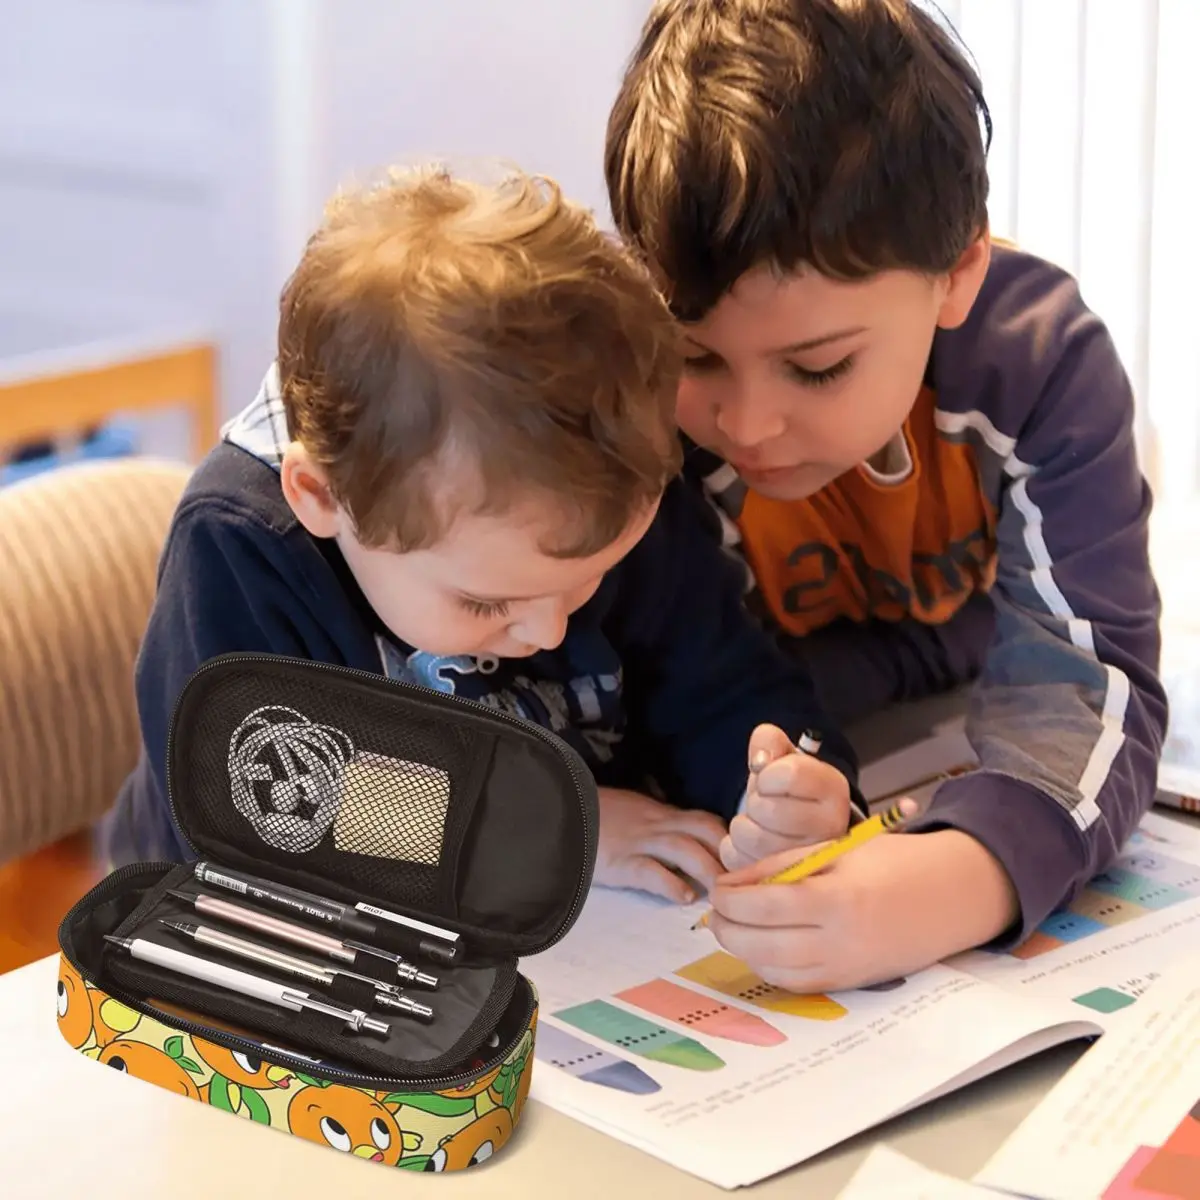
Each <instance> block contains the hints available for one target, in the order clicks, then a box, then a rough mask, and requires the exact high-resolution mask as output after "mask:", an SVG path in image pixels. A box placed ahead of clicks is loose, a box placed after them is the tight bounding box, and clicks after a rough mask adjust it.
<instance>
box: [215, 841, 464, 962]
mask: <svg viewBox="0 0 1200 1200" xmlns="http://www.w3.org/2000/svg"><path fill="white" fill-rule="evenodd" d="M195 875H196V879H197V880H198V881H199V882H200V883H207V884H210V885H211V886H212V887H219V888H224V889H225V890H226V891H230V892H236V893H237V894H238V895H240V896H248V897H249V898H250V899H251V900H258V901H259V902H260V903H262V904H267V905H270V906H271V907H273V908H282V909H285V910H286V911H288V912H292V913H297V914H299V915H301V916H308V917H312V918H313V919H314V920H317V921H320V922H321V923H322V924H324V925H327V926H329V927H330V928H332V929H337V930H339V931H340V932H342V933H348V934H350V935H352V936H353V937H354V938H356V939H358V940H360V941H361V940H364V939H367V940H370V939H373V938H375V937H376V936H377V931H378V929H379V926H378V924H377V923H376V922H375V921H371V920H368V919H367V918H368V917H376V918H378V919H379V920H383V921H387V922H388V924H389V926H390V927H391V929H392V930H393V933H394V934H399V935H400V936H401V938H402V940H404V941H405V942H406V943H407V944H408V945H410V946H412V947H414V948H415V949H416V950H417V951H418V952H419V953H421V954H423V955H424V956H425V957H426V958H431V959H435V960H436V961H438V962H444V963H452V962H454V961H455V960H456V959H457V958H458V954H459V950H460V948H461V939H460V937H459V935H458V934H457V933H455V932H453V931H452V930H449V929H443V928H441V927H440V926H438V925H431V924H430V923H429V922H428V921H421V920H418V919H417V918H415V917H406V916H404V915H402V914H401V913H395V912H392V911H390V910H389V909H386V908H379V907H378V906H377V905H374V904H368V903H366V902H365V901H359V902H358V903H357V904H354V905H350V904H346V903H343V902H342V901H340V900H330V899H329V898H328V897H326V896H318V895H315V894H314V893H312V892H304V891H301V890H300V889H299V888H294V887H289V886H288V885H286V884H281V883H272V882H270V881H269V880H266V879H258V878H256V877H255V876H253V875H247V874H245V873H244V872H242V871H234V870H230V869H229V868H228V867H216V866H213V865H212V864H211V863H207V862H198V863H197V864H196V866H195Z"/></svg>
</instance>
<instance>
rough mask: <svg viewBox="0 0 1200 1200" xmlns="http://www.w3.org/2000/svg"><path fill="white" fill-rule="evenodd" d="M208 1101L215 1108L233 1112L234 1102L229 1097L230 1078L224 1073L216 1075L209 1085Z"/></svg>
mask: <svg viewBox="0 0 1200 1200" xmlns="http://www.w3.org/2000/svg"><path fill="white" fill-rule="evenodd" d="M208 1102H209V1104H211V1105H212V1106H213V1108H219V1109H221V1110H222V1111H224V1112H230V1113H231V1112H233V1102H232V1101H231V1100H230V1098H229V1080H228V1079H226V1078H225V1076H224V1075H214V1076H213V1077H212V1082H211V1083H209V1085H208Z"/></svg>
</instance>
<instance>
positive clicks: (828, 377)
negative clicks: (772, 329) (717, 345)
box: [683, 354, 854, 387]
mask: <svg viewBox="0 0 1200 1200" xmlns="http://www.w3.org/2000/svg"><path fill="white" fill-rule="evenodd" d="M683 364H684V370H685V371H688V372H690V373H691V374H694V375H706V374H712V373H713V372H716V371H719V370H721V369H722V368H723V367H724V366H725V362H724V360H723V359H722V358H721V357H720V355H717V354H695V355H690V356H688V357H686V358H685V359H684V360H683ZM852 366H854V355H853V354H847V355H846V357H845V358H840V359H838V361H837V362H835V363H832V364H831V365H830V366H828V367H822V368H821V369H820V370H819V371H814V370H812V369H811V368H810V367H802V366H801V365H800V364H799V363H797V362H788V363H787V364H786V367H787V371H788V374H789V375H791V376H792V378H793V379H795V380H796V381H797V382H798V383H802V384H804V386H805V387H822V386H824V385H825V384H827V383H832V382H833V381H834V380H835V379H837V378H839V377H840V376H842V375H844V374H845V373H846V372H847V371H849V370H850V368H851V367H852Z"/></svg>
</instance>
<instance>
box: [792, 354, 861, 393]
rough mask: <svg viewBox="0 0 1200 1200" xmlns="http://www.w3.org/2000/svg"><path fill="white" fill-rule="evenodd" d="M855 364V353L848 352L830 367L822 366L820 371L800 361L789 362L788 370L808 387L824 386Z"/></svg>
mask: <svg viewBox="0 0 1200 1200" xmlns="http://www.w3.org/2000/svg"><path fill="white" fill-rule="evenodd" d="M852 366H854V355H853V354H847V355H846V357H845V358H840V359H838V361H837V362H835V363H832V364H831V365H830V366H828V367H822V369H821V370H819V371H812V370H810V369H809V368H808V367H802V366H801V365H800V364H799V363H794V362H789V363H788V365H787V367H788V371H789V372H791V374H792V375H793V376H794V377H795V378H796V379H797V380H799V382H800V383H802V384H804V385H805V386H806V387H823V386H824V385H825V384H827V383H832V382H833V381H834V380H835V379H838V378H840V377H841V376H842V375H845V373H846V372H847V371H848V370H850V368H851V367H852Z"/></svg>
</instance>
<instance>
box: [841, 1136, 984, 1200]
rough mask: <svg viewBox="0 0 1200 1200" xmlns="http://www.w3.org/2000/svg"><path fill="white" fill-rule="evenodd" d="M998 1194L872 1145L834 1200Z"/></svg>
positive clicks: (964, 1198)
mask: <svg viewBox="0 0 1200 1200" xmlns="http://www.w3.org/2000/svg"><path fill="white" fill-rule="evenodd" d="M997 1194H998V1193H996V1192H993V1191H992V1190H991V1189H990V1188H983V1187H979V1186H978V1185H977V1184H974V1183H964V1182H963V1181H962V1180H961V1179H954V1178H952V1177H951V1176H949V1175H943V1174H942V1173H941V1172H940V1171H931V1170H930V1169H929V1168H928V1167H923V1166H921V1164H920V1163H916V1162H913V1160H912V1159H911V1158H907V1157H906V1156H905V1155H903V1154H899V1153H897V1152H896V1151H895V1150H892V1149H891V1148H890V1147H888V1146H876V1147H875V1149H874V1150H872V1151H871V1153H870V1154H869V1155H868V1156H867V1160H866V1162H864V1163H863V1165H862V1166H861V1167H859V1169H858V1170H857V1171H856V1172H855V1173H854V1178H853V1179H851V1180H850V1182H849V1183H848V1184H847V1185H846V1186H845V1187H844V1188H843V1189H842V1191H841V1192H839V1193H838V1200H978V1198H980V1197H985V1196H991V1197H992V1198H993V1200H995V1197H996V1195H997Z"/></svg>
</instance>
